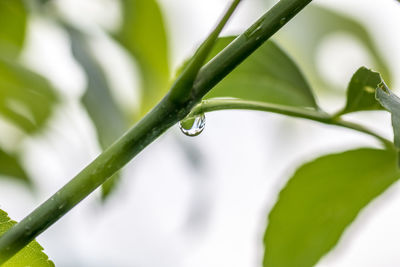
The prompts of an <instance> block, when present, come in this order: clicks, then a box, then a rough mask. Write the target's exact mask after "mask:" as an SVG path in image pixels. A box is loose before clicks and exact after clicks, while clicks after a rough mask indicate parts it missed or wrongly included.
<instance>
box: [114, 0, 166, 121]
mask: <svg viewBox="0 0 400 267" xmlns="http://www.w3.org/2000/svg"><path fill="white" fill-rule="evenodd" d="M121 3H122V11H123V14H122V16H123V23H122V27H121V28H120V30H119V32H118V33H117V34H116V38H117V40H119V41H120V42H121V44H122V45H123V46H124V47H125V48H126V49H127V50H128V51H129V52H130V53H131V55H132V56H133V58H134V59H135V60H136V61H137V63H138V65H139V70H140V73H141V77H142V88H141V93H142V98H141V112H140V114H141V116H142V115H144V114H145V113H146V112H147V111H149V110H150V109H151V108H152V107H153V106H154V105H155V104H156V103H157V102H158V101H159V100H160V99H161V98H162V97H163V96H164V94H165V93H166V92H167V90H168V82H169V75H170V71H169V64H168V43H167V35H166V32H165V26H164V22H163V18H162V14H161V10H160V7H159V5H158V3H157V1H155V0H146V1H143V0H121Z"/></svg>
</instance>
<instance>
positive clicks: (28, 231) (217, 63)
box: [0, 0, 312, 264]
mask: <svg viewBox="0 0 400 267" xmlns="http://www.w3.org/2000/svg"><path fill="white" fill-rule="evenodd" d="M311 1H312V0H281V1H279V2H278V3H277V4H276V5H275V6H274V7H272V8H271V9H270V10H269V11H268V12H267V13H266V14H265V15H264V16H262V17H261V18H260V19H259V20H258V21H257V22H256V23H255V24H254V25H253V26H251V27H250V28H249V30H247V31H246V32H245V33H244V34H242V35H240V36H239V37H238V38H236V39H235V40H234V41H233V42H232V43H231V44H230V45H229V46H228V47H227V48H225V49H224V50H223V51H222V52H221V53H219V54H218V55H217V56H216V57H215V58H214V59H213V60H212V61H211V62H209V63H208V64H207V65H206V66H204V67H203V68H202V69H201V71H200V72H199V74H198V75H197V78H196V80H195V82H194V85H193V88H192V91H191V96H190V98H189V99H188V100H186V101H184V102H181V101H177V100H176V99H175V98H171V96H170V93H168V94H167V95H166V96H165V97H164V98H163V99H162V100H161V102H160V103H159V104H158V105H157V106H156V107H155V108H154V109H153V110H151V111H150V112H149V113H148V114H147V115H146V116H145V117H144V118H143V119H142V120H141V121H139V122H138V123H137V124H136V125H135V126H133V128H131V129H130V130H129V131H128V132H127V133H126V134H125V135H123V136H122V137H121V138H120V139H119V140H117V141H116V142H115V143H114V144H113V145H111V146H110V147H109V148H108V149H106V150H105V151H104V152H103V153H102V154H101V155H100V156H98V157H97V158H96V159H95V160H94V161H93V162H92V163H90V164H89V165H88V166H87V167H86V168H85V169H84V170H83V171H81V172H80V173H79V174H78V175H77V176H76V177H75V178H73V179H72V180H71V181H70V182H69V183H67V184H66V185H65V186H64V187H62V188H61V189H60V190H59V191H58V192H57V193H55V194H54V195H53V196H51V197H50V198H49V199H48V200H47V201H45V202H44V203H43V204H41V205H40V206H39V207H38V208H36V209H35V210H34V211H33V212H32V213H31V214H29V215H28V216H27V217H25V218H24V219H23V220H22V221H21V222H20V223H18V224H16V225H15V226H14V227H13V228H11V229H10V230H9V231H7V232H6V233H5V234H4V235H2V236H1V237H0V264H2V263H4V262H5V261H7V259H9V258H10V257H12V256H13V255H14V254H15V253H17V252H18V251H19V250H20V249H22V248H23V247H24V246H26V245H27V244H28V243H29V242H30V241H32V240H33V239H34V238H35V237H37V236H38V235H39V234H40V233H42V232H43V231H44V230H46V229H47V228H48V227H49V226H51V225H52V224H53V223H55V222H56V221H57V220H58V219H59V218H60V217H62V216H63V215H64V214H66V213H67V212H68V211H69V210H70V209H72V208H73V207H74V206H75V205H77V204H78V203H79V202H80V201H81V200H83V199H84V198H85V197H87V196H88V195H89V194H90V193H91V192H93V191H94V190H95V189H96V188H97V187H98V186H100V185H101V184H102V183H104V182H105V181H106V180H107V179H108V178H109V177H110V176H112V175H113V174H114V173H116V172H117V171H118V170H120V169H121V168H122V167H123V166H124V165H125V164H126V163H128V162H129V161H130V160H131V159H132V158H133V157H135V156H136V155H137V154H138V153H139V152H140V151H142V150H143V149H144V148H145V147H146V146H148V145H149V144H150V143H151V142H153V141H154V140H155V139H156V138H157V137H158V136H160V135H161V134H162V133H163V132H165V131H166V130H167V129H168V128H169V127H171V126H173V125H174V124H175V123H177V122H178V121H180V120H181V119H183V118H184V117H185V116H186V115H187V114H188V113H189V112H190V110H191V109H192V108H193V106H194V105H196V104H197V103H198V102H199V101H200V100H201V98H202V97H203V96H204V95H205V94H206V93H207V92H208V91H209V90H210V89H211V88H212V87H213V86H214V85H215V84H217V83H218V82H219V81H220V80H222V79H223V78H224V77H225V76H226V75H227V74H228V73H229V72H230V71H232V70H233V69H234V68H235V67H236V66H237V65H238V64H239V63H240V62H242V61H243V60H244V59H245V58H246V57H247V56H249V55H250V54H251V53H252V52H254V51H255V50H256V49H257V48H258V47H259V46H261V45H262V44H263V42H264V41H266V40H267V39H268V38H269V37H270V36H272V35H273V34H274V33H275V32H276V31H278V30H279V29H280V28H281V27H282V26H283V25H284V24H285V23H286V22H287V21H289V20H290V19H291V18H292V17H293V16H294V15H295V14H297V13H298V12H299V11H300V10H302V9H303V8H304V7H305V6H306V5H308V4H309V3H310V2H311Z"/></svg>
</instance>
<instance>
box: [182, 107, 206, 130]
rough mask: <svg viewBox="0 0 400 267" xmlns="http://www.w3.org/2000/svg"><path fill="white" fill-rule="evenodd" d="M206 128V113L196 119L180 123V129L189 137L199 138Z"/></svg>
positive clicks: (195, 117) (188, 119)
mask: <svg viewBox="0 0 400 267" xmlns="http://www.w3.org/2000/svg"><path fill="white" fill-rule="evenodd" d="M205 126H206V116H204V113H202V114H199V115H197V116H194V117H187V118H185V119H183V120H181V121H180V122H179V128H180V129H181V131H182V133H184V134H186V135H187V136H197V135H199V134H201V132H202V131H203V130H204V127H205Z"/></svg>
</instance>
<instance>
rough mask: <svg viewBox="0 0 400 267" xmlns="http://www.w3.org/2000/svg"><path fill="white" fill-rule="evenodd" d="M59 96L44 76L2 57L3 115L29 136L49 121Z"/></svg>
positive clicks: (0, 100)
mask: <svg viewBox="0 0 400 267" xmlns="http://www.w3.org/2000/svg"><path fill="white" fill-rule="evenodd" d="M56 102H57V96H56V94H55V92H54V90H53V88H52V86H51V85H50V84H49V82H48V81H47V80H46V79H44V78H43V77H42V76H40V75H38V74H36V73H34V72H32V71H30V70H28V69H27V68H25V67H23V66H22V65H20V64H18V63H16V62H15V61H13V60H10V59H8V58H7V59H6V58H3V57H0V114H1V115H2V116H3V117H4V118H6V119H7V120H9V121H10V122H12V123H14V124H15V125H16V126H18V127H19V128H21V129H22V130H24V131H25V132H27V133H32V132H34V131H37V130H38V129H40V128H41V127H42V126H43V125H44V123H45V122H46V120H47V119H48V118H49V116H50V114H51V112H52V109H53V107H54V104H55V103H56Z"/></svg>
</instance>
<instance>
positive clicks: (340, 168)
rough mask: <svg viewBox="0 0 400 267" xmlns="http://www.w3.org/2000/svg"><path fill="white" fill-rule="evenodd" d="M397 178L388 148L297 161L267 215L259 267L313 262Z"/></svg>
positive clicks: (300, 266) (393, 157)
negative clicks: (261, 258) (294, 170)
mask: <svg viewBox="0 0 400 267" xmlns="http://www.w3.org/2000/svg"><path fill="white" fill-rule="evenodd" d="M399 177H400V172H399V170H398V169H397V165H396V154H395V153H394V152H393V151H385V150H376V149H368V148H364V149H358V150H353V151H347V152H344V153H340V154H332V155H327V156H323V157H321V158H318V159H316V160H314V161H312V162H310V163H307V164H305V165H303V166H301V167H300V168H299V169H298V170H297V171H296V173H295V174H294V175H293V177H292V178H291V179H290V180H289V182H288V183H287V185H286V186H285V187H284V189H283V190H282V191H281V193H280V194H279V199H278V201H277V203H276V204H275V206H274V208H273V209H272V211H271V213H270V215H269V224H268V228H267V230H266V233H265V237H264V243H265V257H264V266H268V267H291V266H293V267H311V266H313V265H314V264H316V263H317V262H318V260H319V259H320V258H321V257H322V256H323V255H324V254H325V253H327V252H328V251H329V250H331V249H332V248H333V247H334V246H335V245H336V244H337V242H338V240H339V238H340V236H341V234H342V233H343V231H344V230H345V229H346V227H347V226H348V225H349V224H350V223H351V222H352V221H353V220H354V219H355V218H356V216H357V214H358V213H359V212H360V210H361V209H362V208H364V207H365V206H366V205H367V204H368V203H369V202H371V200H373V199H374V198H375V197H377V196H378V195H380V194H382V193H383V192H384V191H385V190H386V189H387V188H388V187H389V186H390V185H392V184H393V183H394V182H395V181H397V179H398V178H399Z"/></svg>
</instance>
